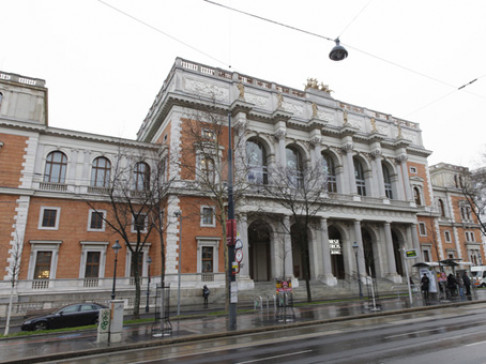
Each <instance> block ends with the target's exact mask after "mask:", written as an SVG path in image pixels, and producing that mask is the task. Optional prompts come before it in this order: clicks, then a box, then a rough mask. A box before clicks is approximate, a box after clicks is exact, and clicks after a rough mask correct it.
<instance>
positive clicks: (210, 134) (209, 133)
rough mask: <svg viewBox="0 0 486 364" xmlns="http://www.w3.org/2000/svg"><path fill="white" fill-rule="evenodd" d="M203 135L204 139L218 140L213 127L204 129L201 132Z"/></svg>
mask: <svg viewBox="0 0 486 364" xmlns="http://www.w3.org/2000/svg"><path fill="white" fill-rule="evenodd" d="M201 136H202V138H203V139H206V140H211V141H215V140H216V133H215V132H214V130H211V129H203V130H202V132H201Z"/></svg>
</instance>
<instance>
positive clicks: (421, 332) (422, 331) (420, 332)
mask: <svg viewBox="0 0 486 364" xmlns="http://www.w3.org/2000/svg"><path fill="white" fill-rule="evenodd" d="M433 331H436V329H433V330H421V331H410V332H406V333H404V334H397V335H390V336H385V339H391V338H394V337H400V336H410V335H416V334H423V333H425V332H433Z"/></svg>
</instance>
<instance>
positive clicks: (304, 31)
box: [204, 0, 334, 42]
mask: <svg viewBox="0 0 486 364" xmlns="http://www.w3.org/2000/svg"><path fill="white" fill-rule="evenodd" d="M204 1H205V2H207V3H209V4H211V5H216V6H220V7H222V8H225V9H228V10H231V11H235V12H237V13H240V14H244V15H247V16H250V17H252V18H256V19H259V20H263V21H266V22H268V23H272V24H275V25H279V26H281V27H284V28H289V29H292V30H296V31H298V32H301V33H305V34H309V35H312V36H314V37H318V38H322V39H325V40H328V41H330V42H334V39H333V38H330V37H326V36H324V35H321V34H317V33H313V32H310V31H308V30H304V29H300V28H297V27H294V26H292V25H288V24H284V23H281V22H278V21H276V20H272V19H269V18H264V17H263V16H259V15H255V14H252V13H247V12H246V11H243V10H239V9H236V8H232V7H231V6H227V5H224V4H220V3H216V2H214V1H211V0H204Z"/></svg>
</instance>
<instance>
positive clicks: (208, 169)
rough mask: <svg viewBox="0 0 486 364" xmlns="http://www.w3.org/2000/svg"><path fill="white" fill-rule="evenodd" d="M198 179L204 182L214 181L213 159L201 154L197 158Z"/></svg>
mask: <svg viewBox="0 0 486 364" xmlns="http://www.w3.org/2000/svg"><path fill="white" fill-rule="evenodd" d="M199 180H201V181H202V182H205V183H214V182H215V170H214V160H213V158H211V157H210V156H202V157H201V158H200V160H199Z"/></svg>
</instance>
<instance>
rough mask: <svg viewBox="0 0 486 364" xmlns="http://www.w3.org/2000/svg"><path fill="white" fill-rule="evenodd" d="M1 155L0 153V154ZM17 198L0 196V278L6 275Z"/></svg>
mask: <svg viewBox="0 0 486 364" xmlns="http://www.w3.org/2000/svg"><path fill="white" fill-rule="evenodd" d="M0 155H1V152H0ZM17 198H18V196H13V195H2V196H0V227H1V228H0V277H1V278H2V279H3V276H4V275H6V274H7V272H6V271H5V268H6V267H7V259H8V257H9V256H10V254H9V249H10V241H11V240H12V239H13V237H12V235H11V234H12V232H13V231H14V230H13V227H12V226H13V224H14V223H15V220H14V217H15V207H16V203H15V201H16V200H17Z"/></svg>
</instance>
